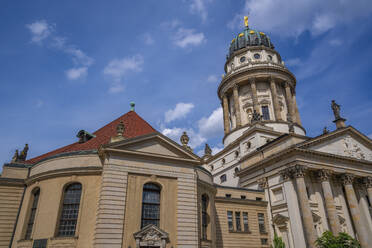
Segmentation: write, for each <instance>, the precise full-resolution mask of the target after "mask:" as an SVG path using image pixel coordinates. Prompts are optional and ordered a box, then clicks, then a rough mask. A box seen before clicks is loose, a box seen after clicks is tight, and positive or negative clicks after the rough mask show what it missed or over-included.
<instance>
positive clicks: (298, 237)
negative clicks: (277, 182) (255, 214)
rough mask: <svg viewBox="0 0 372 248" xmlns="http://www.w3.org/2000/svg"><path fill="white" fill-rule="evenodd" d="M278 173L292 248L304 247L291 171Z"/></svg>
mask: <svg viewBox="0 0 372 248" xmlns="http://www.w3.org/2000/svg"><path fill="white" fill-rule="evenodd" d="M279 173H280V175H281V177H282V178H283V193H284V194H285V199H287V207H288V216H289V222H290V225H291V233H292V235H291V238H292V242H293V244H294V247H306V241H305V236H304V230H303V225H302V219H301V212H300V206H299V205H298V202H299V201H298V196H297V193H296V190H295V187H294V184H293V182H292V179H291V176H292V173H291V170H290V169H289V168H286V169H284V170H282V171H280V172H279ZM292 242H290V243H292Z"/></svg>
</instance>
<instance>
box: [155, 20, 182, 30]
mask: <svg viewBox="0 0 372 248" xmlns="http://www.w3.org/2000/svg"><path fill="white" fill-rule="evenodd" d="M180 25H181V22H180V21H179V20H177V19H173V20H171V21H167V22H163V23H161V24H160V27H161V28H162V29H175V28H177V27H179V26H180Z"/></svg>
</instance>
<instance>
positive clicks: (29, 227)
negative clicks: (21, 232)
mask: <svg viewBox="0 0 372 248" xmlns="http://www.w3.org/2000/svg"><path fill="white" fill-rule="evenodd" d="M39 196H40V189H39V188H37V189H36V190H34V191H33V193H32V205H31V210H30V216H29V217H28V222H27V228H26V234H25V239H31V234H32V228H33V226H34V222H35V215H36V209H37V204H38V202H39Z"/></svg>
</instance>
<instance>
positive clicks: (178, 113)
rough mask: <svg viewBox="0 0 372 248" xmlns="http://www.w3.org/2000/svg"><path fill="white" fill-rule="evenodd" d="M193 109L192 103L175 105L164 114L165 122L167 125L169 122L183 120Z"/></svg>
mask: <svg viewBox="0 0 372 248" xmlns="http://www.w3.org/2000/svg"><path fill="white" fill-rule="evenodd" d="M193 108H194V104H192V103H183V102H180V103H177V104H176V107H175V108H174V109H170V110H168V111H167V112H165V122H166V123H169V122H171V121H174V120H177V119H182V118H185V117H186V115H187V114H188V113H190V111H191V110H192V109H193Z"/></svg>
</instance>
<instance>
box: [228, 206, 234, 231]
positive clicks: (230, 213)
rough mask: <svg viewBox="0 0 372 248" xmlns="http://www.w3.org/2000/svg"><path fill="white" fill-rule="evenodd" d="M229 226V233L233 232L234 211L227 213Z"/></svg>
mask: <svg viewBox="0 0 372 248" xmlns="http://www.w3.org/2000/svg"><path fill="white" fill-rule="evenodd" d="M227 224H228V226H229V231H233V230H234V226H233V213H232V211H227Z"/></svg>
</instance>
